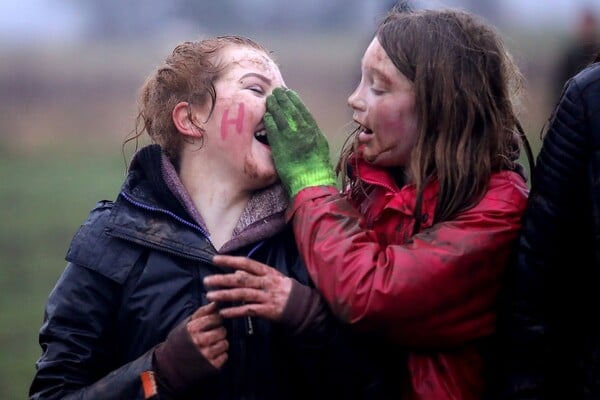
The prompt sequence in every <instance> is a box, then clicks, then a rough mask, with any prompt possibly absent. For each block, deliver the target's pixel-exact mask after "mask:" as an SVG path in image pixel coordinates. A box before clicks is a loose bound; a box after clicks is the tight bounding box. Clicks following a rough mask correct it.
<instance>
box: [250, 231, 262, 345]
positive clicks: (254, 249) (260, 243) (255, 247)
mask: <svg viewBox="0 0 600 400" xmlns="http://www.w3.org/2000/svg"><path fill="white" fill-rule="evenodd" d="M263 243H264V241H261V242H259V243H258V244H257V245H256V246H254V247H253V248H252V250H250V251H249V252H248V254H246V257H248V258H250V257H251V256H252V254H254V252H255V251H256V250H258V249H259V247H261V246H262V245H263ZM246 333H247V334H248V336H253V335H254V323H253V321H252V317H250V316H248V317H246Z"/></svg>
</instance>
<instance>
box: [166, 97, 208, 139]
mask: <svg viewBox="0 0 600 400" xmlns="http://www.w3.org/2000/svg"><path fill="white" fill-rule="evenodd" d="M172 118H173V123H174V124H175V127H176V128H177V130H178V131H179V132H180V133H181V134H182V135H185V136H191V137H196V138H200V137H202V135H203V133H204V131H203V130H202V129H201V128H199V127H198V126H196V125H195V124H194V123H193V122H192V106H191V104H190V103H188V102H186V101H182V102H180V103H177V104H176V105H175V107H174V108H173V113H172Z"/></svg>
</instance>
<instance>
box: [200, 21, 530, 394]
mask: <svg viewBox="0 0 600 400" xmlns="http://www.w3.org/2000/svg"><path fill="white" fill-rule="evenodd" d="M361 71H362V77H361V80H360V83H359V85H358V87H357V88H356V90H355V91H354V92H353V93H352V94H351V96H350V97H349V99H348V104H349V105H350V107H351V108H352V110H353V119H354V121H355V122H356V124H357V125H358V129H357V131H356V135H355V136H354V142H353V146H351V147H350V148H348V149H347V150H346V151H344V153H343V157H342V161H341V163H340V166H339V168H340V170H341V171H342V172H343V173H344V175H345V178H346V181H345V182H346V184H345V185H344V188H345V190H344V191H343V192H342V193H340V192H339V190H338V189H337V188H336V187H335V183H336V181H335V178H334V173H333V169H332V167H331V165H330V162H329V149H328V145H327V142H326V140H325V138H324V137H323V135H322V134H321V132H320V130H319V128H318V126H317V125H316V123H315V121H314V120H313V118H312V116H311V115H310V113H309V112H308V110H307V109H306V107H305V106H304V105H303V104H302V102H301V101H300V99H299V98H298V97H297V95H296V94H295V93H294V92H293V91H291V90H287V89H280V88H278V89H275V91H274V92H273V95H272V96H270V97H269V99H268V100H267V113H266V114H265V118H264V119H265V127H266V130H267V133H268V135H267V136H268V139H269V142H270V144H271V149H272V153H273V157H274V160H275V165H276V168H277V170H278V173H279V175H280V177H281V180H282V181H283V183H284V184H285V186H286V187H287V189H288V190H289V192H290V194H291V195H292V197H293V203H292V205H291V208H290V210H289V214H288V216H289V218H291V219H292V221H293V227H294V232H295V235H296V240H297V243H298V246H299V248H300V252H301V253H302V255H303V257H304V260H305V262H306V265H307V267H308V270H309V272H310V274H311V277H312V278H313V280H314V282H315V284H316V285H317V287H318V288H319V290H320V291H321V292H322V294H323V296H324V297H325V298H326V300H327V302H328V303H329V305H330V306H331V308H332V309H333V311H334V313H335V314H336V315H337V316H338V317H339V318H340V319H341V320H343V321H345V322H347V323H348V324H351V325H352V326H354V327H355V329H356V331H358V332H363V333H364V334H365V335H368V336H369V337H370V338H371V339H372V343H373V347H372V353H373V354H378V355H379V356H380V357H381V362H382V364H383V365H385V366H386V369H387V376H388V377H389V378H390V381H391V382H394V383H395V384H396V385H397V391H396V393H397V395H398V398H401V399H423V400H431V399H435V400H443V399H462V400H468V399H480V398H483V396H484V394H485V391H486V384H485V381H486V379H485V375H486V373H487V372H488V370H489V369H490V367H491V365H490V364H489V363H487V354H488V352H489V351H491V350H493V349H492V347H491V342H492V335H493V334H494V332H495V329H496V305H497V304H496V303H497V299H498V293H499V290H500V287H501V278H502V275H503V271H504V269H505V265H506V264H507V260H508V258H509V256H510V254H511V251H512V249H513V246H514V244H515V239H516V237H517V234H518V231H519V228H520V226H521V222H520V219H521V215H522V214H523V211H524V209H525V203H526V200H527V193H528V188H527V185H526V182H525V178H524V176H523V173H522V169H521V167H520V166H519V165H518V163H517V157H518V155H519V146H520V145H521V138H522V136H523V135H522V130H521V128H520V124H519V121H518V119H517V114H516V109H515V103H514V102H513V97H512V95H513V94H514V90H515V89H518V87H519V79H520V75H519V73H518V70H517V68H516V66H515V65H514V64H513V62H512V60H511V57H510V56H509V54H508V52H507V50H506V49H505V47H504V45H503V43H502V41H501V39H500V37H499V35H498V33H497V32H496V31H495V30H494V29H493V28H492V27H491V26H490V25H488V24H487V23H485V22H483V21H482V20H481V19H479V18H477V17H476V16H475V15H472V14H469V13H467V12H463V11H458V10H421V11H410V10H404V11H396V10H394V11H393V12H391V13H390V14H389V15H388V16H387V17H386V18H385V19H384V20H383V21H382V22H381V24H380V25H379V27H378V30H377V34H376V35H375V38H374V39H373V41H372V42H371V43H370V45H369V46H368V48H367V49H366V51H365V54H364V56H363V58H362V67H361ZM216 261H217V262H218V263H220V264H222V265H229V264H231V263H232V262H233V261H232V260H230V259H227V258H223V257H219V259H216ZM236 262H237V263H238V264H239V263H240V262H239V261H236ZM216 278H217V279H213V278H210V281H211V282H213V283H214V284H217V285H223V284H227V283H228V282H226V278H227V277H223V279H220V278H218V277H216ZM232 286H233V285H232ZM225 294H226V293H224V294H223V295H221V296H215V295H213V296H214V297H213V298H214V299H222V298H226V297H225ZM228 298H229V299H244V298H243V297H242V296H239V297H234V296H230V297H228Z"/></svg>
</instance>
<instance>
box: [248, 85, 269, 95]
mask: <svg viewBox="0 0 600 400" xmlns="http://www.w3.org/2000/svg"><path fill="white" fill-rule="evenodd" d="M248 89H250V90H252V91H253V92H254V93H258V94H265V91H264V90H263V89H262V88H261V87H260V86H251V87H249V88H248Z"/></svg>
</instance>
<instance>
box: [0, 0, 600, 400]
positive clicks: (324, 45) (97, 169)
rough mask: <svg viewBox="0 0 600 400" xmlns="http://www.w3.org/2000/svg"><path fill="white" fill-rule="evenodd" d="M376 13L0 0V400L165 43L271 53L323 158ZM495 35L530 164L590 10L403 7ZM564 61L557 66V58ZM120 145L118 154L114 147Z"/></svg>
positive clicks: (15, 377)
mask: <svg viewBox="0 0 600 400" xmlns="http://www.w3.org/2000/svg"><path fill="white" fill-rule="evenodd" d="M394 3H395V2H393V1H384V0H327V1H324V0H302V1H296V2H285V5H283V2H281V1H277V0H247V1H242V0H220V1H211V0H170V1H168V2H167V1H158V0H130V1H121V0H19V1H16V0H15V1H11V0H2V1H1V2H0V398H1V399H21V398H26V397H27V391H28V387H29V384H30V382H31V378H32V376H33V373H34V364H35V361H36V359H37V358H38V357H39V355H40V352H41V350H40V348H39V346H38V344H37V334H38V329H39V327H40V324H41V322H42V318H43V308H44V304H45V301H46V298H47V296H48V293H49V292H50V290H51V289H52V287H53V285H54V284H55V282H56V280H57V278H58V276H59V274H60V273H61V272H62V270H63V268H64V265H65V262H64V254H65V252H66V250H67V247H68V244H69V241H70V239H71V237H72V235H73V233H74V232H75V230H76V229H77V228H78V226H79V224H81V223H82V222H83V221H84V219H85V218H86V216H87V213H88V212H89V210H90V209H91V208H92V207H93V206H94V204H95V203H96V202H97V201H98V200H101V199H113V198H114V197H115V196H116V194H117V193H118V190H119V187H120V185H121V181H122V179H123V177H124V173H125V168H126V164H127V162H128V161H129V158H130V156H131V153H132V152H133V149H132V148H126V149H125V151H124V152H123V151H122V142H123V139H124V138H125V137H126V135H127V134H128V133H129V132H130V131H131V129H132V128H133V124H134V118H135V105H136V96H137V90H138V88H139V87H140V85H141V84H142V82H143V80H144V78H145V77H146V75H147V74H149V73H150V72H151V71H152V70H153V68H154V67H156V66H157V65H159V64H160V63H161V61H162V60H163V59H164V57H165V56H166V55H167V54H169V53H170V51H171V50H172V48H173V47H174V46H175V45H176V44H177V43H178V42H180V41H184V40H193V39H197V38H201V37H205V36H213V35H220V34H240V35H246V36H250V37H252V38H254V39H256V40H258V41H259V42H261V43H263V44H264V45H265V46H266V47H267V48H269V49H271V50H272V51H273V54H274V57H275V58H276V60H277V61H278V62H279V64H280V67H281V70H282V72H283V75H284V77H285V80H286V83H287V85H288V86H289V87H291V88H294V89H296V90H297V91H298V92H299V93H300V95H301V96H302V97H303V99H304V100H305V102H306V103H307V105H308V106H309V108H310V109H311V110H312V111H313V113H314V115H315V118H316V119H317V121H318V122H319V123H320V125H321V127H322V128H323V131H324V132H325V133H326V134H327V135H328V136H329V138H330V141H331V145H332V146H331V147H332V149H331V150H332V156H333V157H337V155H338V154H339V149H340V147H341V144H342V142H343V140H344V139H345V138H346V135H347V133H348V122H349V121H350V118H351V113H350V111H349V109H348V107H347V106H346V99H347V97H348V95H349V94H350V93H351V92H352V90H353V89H354V87H355V85H356V84H357V82H358V79H359V77H360V58H361V56H362V54H363V51H364V49H365V48H366V46H367V44H368V43H369V42H370V40H371V38H372V35H373V31H374V28H375V25H376V23H377V21H378V20H379V19H380V18H381V17H382V16H383V15H384V13H385V11H386V10H387V9H388V8H390V7H391V6H392V5H393V4H394ZM409 3H410V4H411V5H412V6H413V7H414V8H439V7H459V8H463V9H467V10H470V11H473V12H476V13H478V14H480V15H482V16H483V17H485V18H486V19H487V20H488V21H490V22H491V23H493V24H494V25H496V26H497V27H498V29H499V30H500V32H501V33H502V35H503V37H504V39H505V41H506V44H507V45H508V47H509V49H510V50H511V51H512V53H513V55H514V57H515V59H516V61H517V63H518V64H519V65H520V67H521V69H522V71H523V73H524V74H525V77H526V79H527V96H526V97H525V98H524V99H523V112H522V114H521V116H522V121H523V124H524V127H525V129H526V131H527V134H528V137H529V139H530V141H531V143H532V146H533V148H534V152H535V153H537V151H538V150H539V146H540V143H541V139H540V132H541V130H542V128H543V127H544V124H545V122H546V121H547V119H548V117H549V115H550V113H551V111H552V107H553V105H554V104H555V103H556V101H557V100H558V97H559V95H560V90H561V88H562V85H563V83H564V81H565V80H566V79H567V76H569V75H572V74H573V73H574V72H575V70H576V69H577V68H580V67H581V66H582V65H583V64H584V63H585V62H587V59H585V57H580V55H581V54H584V55H587V54H589V53H590V52H591V51H592V50H593V48H594V46H597V44H598V40H600V39H599V37H598V28H597V27H596V23H597V20H598V18H600V2H599V1H597V0H593V1H592V0H539V1H536V0H487V1H479V0H463V1H458V0H456V1H451V0H447V1H412V2H409ZM565 58H566V59H567V60H568V62H563V60H564V59H565ZM130 147H131V146H130Z"/></svg>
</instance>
